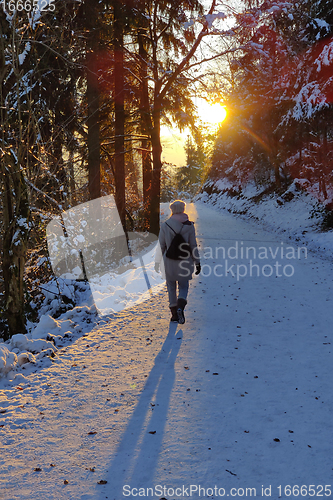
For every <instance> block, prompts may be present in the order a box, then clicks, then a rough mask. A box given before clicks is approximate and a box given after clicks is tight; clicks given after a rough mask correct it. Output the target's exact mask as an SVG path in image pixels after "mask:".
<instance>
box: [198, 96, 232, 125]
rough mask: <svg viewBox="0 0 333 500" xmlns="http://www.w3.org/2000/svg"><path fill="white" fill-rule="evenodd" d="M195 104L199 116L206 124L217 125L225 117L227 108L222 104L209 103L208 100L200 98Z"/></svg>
mask: <svg viewBox="0 0 333 500" xmlns="http://www.w3.org/2000/svg"><path fill="white" fill-rule="evenodd" d="M196 105H197V110H198V115H199V118H200V119H201V121H202V122H203V123H204V124H206V125H208V126H209V125H210V126H216V125H219V124H220V123H222V122H223V121H224V120H225V119H226V117H227V110H226V108H225V106H223V105H222V104H219V103H215V104H209V102H207V101H205V100H203V99H200V101H199V100H198V101H197V103H196Z"/></svg>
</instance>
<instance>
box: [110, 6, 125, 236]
mask: <svg viewBox="0 0 333 500" xmlns="http://www.w3.org/2000/svg"><path fill="white" fill-rule="evenodd" d="M113 44H114V96H115V97H114V99H115V125H114V129H115V146H114V167H115V200H116V205H117V209H118V212H119V216H120V220H121V223H122V225H123V228H124V230H126V221H125V140H124V139H125V92H124V85H125V77H124V30H123V23H122V9H121V4H120V2H117V1H116V2H115V4H114V41H113Z"/></svg>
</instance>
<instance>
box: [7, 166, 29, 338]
mask: <svg viewBox="0 0 333 500" xmlns="http://www.w3.org/2000/svg"><path fill="white" fill-rule="evenodd" d="M5 158H6V157H5ZM5 158H3V161H4V160H5ZM7 158H8V157H7ZM6 163H7V165H8V163H9V162H6ZM1 170H2V176H3V187H4V192H3V227H4V230H3V256H2V257H3V258H2V266H3V278H4V284H5V316H6V319H7V322H8V326H9V335H10V336H12V335H14V334H16V333H25V332H26V325H25V314H24V289H23V283H24V281H23V277H24V266H25V262H26V251H27V244H28V237H29V227H28V226H29V218H30V208H29V195H28V189H27V185H26V183H25V179H24V175H23V172H22V170H21V169H20V166H19V165H18V164H14V160H13V159H12V161H11V164H10V165H8V166H4V164H3V165H2V169H1Z"/></svg>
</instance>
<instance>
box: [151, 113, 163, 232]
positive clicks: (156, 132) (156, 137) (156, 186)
mask: <svg viewBox="0 0 333 500" xmlns="http://www.w3.org/2000/svg"><path fill="white" fill-rule="evenodd" d="M153 120H154V125H153V130H152V135H151V143H152V150H153V175H152V189H151V199H150V227H149V231H150V232H151V233H152V234H156V236H158V233H159V230H160V200H161V171H162V160H161V155H162V145H161V137H160V128H161V127H160V121H161V112H160V110H159V109H155V110H154V111H153Z"/></svg>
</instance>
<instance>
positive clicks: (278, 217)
mask: <svg viewBox="0 0 333 500" xmlns="http://www.w3.org/2000/svg"><path fill="white" fill-rule="evenodd" d="M196 199H197V200H200V201H202V202H204V203H209V204H211V205H213V206H214V207H216V208H217V209H219V210H227V211H228V212H230V213H233V214H235V215H238V216H240V217H242V218H244V219H248V220H255V221H256V222H259V223H260V224H261V225H262V226H263V227H264V229H266V230H268V231H272V232H274V233H276V234H280V235H281V237H282V238H283V239H286V238H288V239H290V240H292V241H294V242H297V244H302V245H305V246H307V248H308V249H309V250H312V251H315V252H317V253H319V254H321V255H323V256H325V257H331V256H332V251H333V231H332V230H330V231H323V230H322V229H321V226H322V223H323V220H324V217H325V211H324V206H323V204H322V203H320V202H319V201H318V199H317V198H316V197H315V196H313V194H312V193H311V192H309V191H308V190H307V186H306V185H304V179H294V181H293V182H292V184H291V185H290V186H289V188H288V189H287V191H285V192H284V193H283V195H280V196H278V195H277V194H276V193H273V192H267V191H266V192H265V191H263V189H262V188H261V191H260V190H259V189H258V188H257V187H256V186H255V185H254V184H250V183H249V184H247V185H246V186H241V187H236V186H234V185H233V184H231V183H230V181H228V180H227V179H219V180H217V181H212V180H210V181H208V182H207V183H206V184H205V186H204V191H203V193H201V194H199V195H198V196H197V198H196Z"/></svg>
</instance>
